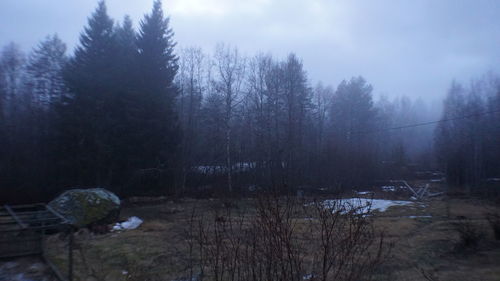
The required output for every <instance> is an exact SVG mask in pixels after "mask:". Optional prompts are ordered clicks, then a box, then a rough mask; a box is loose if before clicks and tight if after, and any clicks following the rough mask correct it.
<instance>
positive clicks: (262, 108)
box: [0, 1, 500, 202]
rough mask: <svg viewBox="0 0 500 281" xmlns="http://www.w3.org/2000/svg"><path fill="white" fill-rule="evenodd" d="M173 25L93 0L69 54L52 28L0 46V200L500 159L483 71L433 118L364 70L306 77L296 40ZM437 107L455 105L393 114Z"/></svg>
mask: <svg viewBox="0 0 500 281" xmlns="http://www.w3.org/2000/svg"><path fill="white" fill-rule="evenodd" d="M173 35H174V33H173V31H172V29H171V28H170V24H169V18H168V17H166V16H165V15H164V13H163V11H162V7H161V3H160V1H155V2H154V5H153V9H152V11H151V12H150V13H148V14H147V15H145V16H144V18H143V19H142V20H141V21H140V25H139V30H138V31H136V30H135V29H134V27H133V24H132V21H131V20H130V18H129V17H125V18H124V19H123V21H121V22H116V21H114V20H113V19H111V18H110V17H109V16H108V14H107V11H106V6H105V4H104V2H100V3H99V5H98V6H97V8H96V10H95V11H94V12H93V13H92V15H91V16H90V17H89V19H88V23H87V25H86V26H85V28H84V30H83V32H82V33H81V35H80V42H79V44H78V46H77V47H76V49H75V51H74V53H72V54H68V53H67V50H66V45H65V44H64V43H63V42H62V41H61V40H60V39H59V38H58V37H57V35H52V36H48V37H47V38H46V39H45V40H43V41H42V42H41V43H40V44H39V45H38V46H37V47H35V48H34V49H33V50H32V51H31V52H30V54H29V55H28V56H25V55H24V54H23V52H22V51H21V50H20V48H19V47H18V46H17V45H16V44H15V43H11V44H8V45H7V46H5V47H4V48H3V50H2V52H1V54H0V135H1V136H2V137H1V138H0V188H1V189H2V201H11V202H13V201H16V202H17V201H37V200H47V199H49V198H51V197H53V196H54V195H55V194H57V193H58V192H60V191H61V190H63V189H65V188H68V187H75V186H82V187H85V186H96V185H99V186H105V187H108V188H110V189H112V190H114V191H115V192H118V193H119V194H120V195H123V196H129V195H145V194H151V195H156V194H182V193H197V192H203V190H219V191H220V192H222V193H225V194H230V193H238V192H241V191H243V190H248V189H252V190H256V189H268V188H280V189H283V190H289V191H291V190H295V189H299V188H300V189H305V188H310V187H315V188H325V189H337V188H352V187H356V186H361V185H368V184H370V183H372V182H373V181H375V180H384V179H394V178H404V177H409V176H413V175H414V174H412V172H414V171H415V170H431V169H441V170H442V171H444V172H445V173H446V176H447V179H448V181H449V183H453V184H456V185H463V186H473V185H477V184H479V183H480V182H482V181H483V180H484V179H486V178H489V177H495V176H498V175H499V174H500V167H499V166H500V141H499V140H500V127H499V126H498V124H500V122H499V121H500V112H498V110H499V109H500V90H499V89H500V86H499V85H500V83H499V80H498V78H495V77H494V76H493V75H491V77H490V78H489V79H484V80H481V81H476V82H474V83H473V84H472V85H471V87H470V88H467V89H466V88H464V87H463V86H461V85H459V84H457V83H453V84H452V86H451V88H450V91H449V94H448V97H447V98H446V100H445V101H444V108H443V113H442V114H443V115H442V117H440V116H439V115H438V114H439V113H438V112H439V110H436V108H433V107H432V105H429V104H426V103H424V102H423V101H422V100H419V99H417V100H412V99H410V98H407V97H403V98H397V99H394V100H389V99H387V98H384V97H382V98H379V99H377V100H374V97H373V88H372V86H371V85H370V84H369V83H368V82H367V81H366V80H365V79H364V78H363V77H353V78H351V79H349V80H345V81H342V82H341V83H340V84H339V85H338V86H337V87H336V88H334V87H331V86H324V85H323V84H321V83H318V84H317V85H315V86H312V85H311V82H310V80H309V78H308V77H307V73H306V71H305V69H304V67H303V64H302V61H301V59H300V58H299V57H297V55H295V54H293V53H291V54H289V55H288V56H287V57H286V58H283V59H280V58H275V57H272V56H271V55H268V54H258V55H256V56H253V57H246V56H244V55H242V54H241V53H240V52H239V51H238V50H237V49H236V48H234V47H231V46H228V45H224V44H218V45H217V47H216V49H215V52H214V53H213V54H208V53H205V52H204V51H202V50H201V49H199V48H193V47H191V48H184V49H178V50H175V47H176V43H175V41H174V39H173ZM464 116H466V118H465V117H464ZM459 117H460V118H459ZM439 118H443V119H453V120H449V121H443V122H438V123H437V126H434V125H432V124H430V125H429V126H414V127H405V125H408V124H418V123H421V122H426V121H429V120H436V119H439ZM399 127H401V128H399ZM397 128H399V129H397Z"/></svg>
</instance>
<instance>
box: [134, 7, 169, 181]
mask: <svg viewBox="0 0 500 281" xmlns="http://www.w3.org/2000/svg"><path fill="white" fill-rule="evenodd" d="M173 35H174V33H173V31H172V29H171V28H170V26H169V18H168V17H165V16H164V14H163V10H162V7H161V2H160V1H155V2H154V5H153V9H152V11H151V13H150V14H147V15H145V17H144V19H143V20H142V21H141V23H140V31H139V36H138V40H137V46H138V63H137V65H138V67H139V69H140V71H139V73H138V79H139V83H138V86H139V88H138V92H139V94H140V100H139V101H138V102H139V104H138V108H139V109H140V110H139V112H138V113H140V114H138V117H139V119H138V120H136V121H135V122H136V125H137V129H138V130H140V132H141V133H142V135H141V137H142V138H141V140H142V141H143V142H142V143H141V145H140V150H141V158H140V159H138V160H139V163H137V164H138V165H139V166H140V167H143V168H160V169H165V170H166V171H168V172H170V173H173V172H174V160H173V158H174V156H175V152H176V149H177V145H178V138H179V133H178V126H177V117H176V115H175V113H174V110H173V107H174V100H175V97H176V95H177V88H176V87H175V85H174V83H173V82H174V77H175V75H176V74H177V69H178V58H177V56H176V55H175V54H174V47H175V45H176V43H175V42H174V41H173Z"/></svg>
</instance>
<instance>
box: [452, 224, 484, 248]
mask: <svg viewBox="0 0 500 281" xmlns="http://www.w3.org/2000/svg"><path fill="white" fill-rule="evenodd" d="M454 227H455V231H456V232H457V233H458V237H459V240H458V243H457V245H456V247H457V250H467V249H476V248H477V246H478V244H479V241H480V240H481V238H482V233H481V231H480V230H479V228H478V226H477V225H475V224H474V223H472V222H471V221H470V220H468V219H466V218H461V219H459V221H458V222H456V223H455V224H454Z"/></svg>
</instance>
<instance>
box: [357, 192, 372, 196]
mask: <svg viewBox="0 0 500 281" xmlns="http://www.w3.org/2000/svg"><path fill="white" fill-rule="evenodd" d="M356 193H357V194H359V195H366V194H373V191H356Z"/></svg>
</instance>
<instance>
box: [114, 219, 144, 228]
mask: <svg viewBox="0 0 500 281" xmlns="http://www.w3.org/2000/svg"><path fill="white" fill-rule="evenodd" d="M142 222H143V221H142V220H141V219H140V218H138V217H135V216H134V217H130V218H128V220H126V221H124V222H122V223H119V222H117V223H116V224H115V225H114V226H113V230H114V231H117V230H130V229H136V228H138V227H139V226H140V225H141V224H142Z"/></svg>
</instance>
